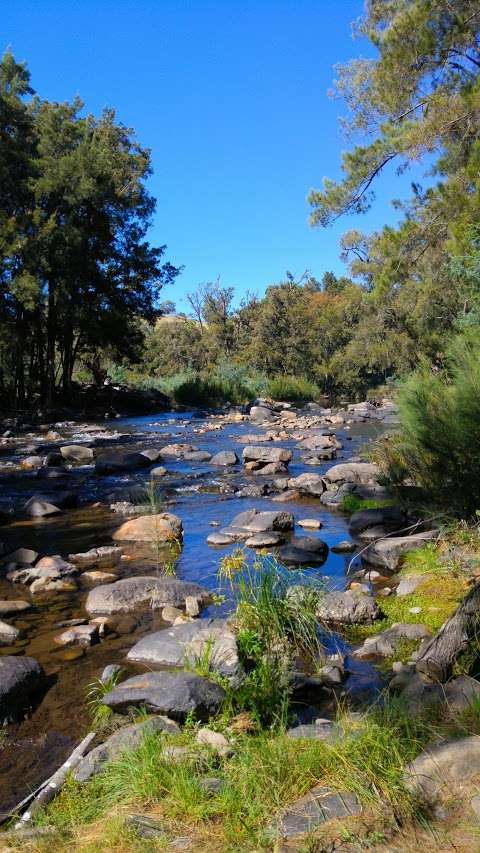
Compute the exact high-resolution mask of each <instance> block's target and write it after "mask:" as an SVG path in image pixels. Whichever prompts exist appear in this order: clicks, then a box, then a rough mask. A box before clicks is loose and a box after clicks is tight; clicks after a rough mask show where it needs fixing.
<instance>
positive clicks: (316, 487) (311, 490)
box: [288, 473, 325, 497]
mask: <svg viewBox="0 0 480 853" xmlns="http://www.w3.org/2000/svg"><path fill="white" fill-rule="evenodd" d="M288 488H289V489H296V490H297V491H298V492H300V494H301V495H313V496H314V497H320V495H322V494H323V492H324V491H325V483H324V482H323V479H322V477H321V476H320V474H309V473H305V474H300V475H299V476H298V477H292V478H291V479H290V480H289V481H288Z"/></svg>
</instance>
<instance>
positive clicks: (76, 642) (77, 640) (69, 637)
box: [53, 624, 99, 646]
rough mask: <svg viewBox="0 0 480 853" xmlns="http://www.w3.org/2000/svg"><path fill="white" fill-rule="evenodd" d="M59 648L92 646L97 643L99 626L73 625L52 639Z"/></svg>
mask: <svg viewBox="0 0 480 853" xmlns="http://www.w3.org/2000/svg"><path fill="white" fill-rule="evenodd" d="M53 639H54V642H55V643H58V645H59V646H92V645H93V644H94V643H98V640H99V626H98V625H95V624H93V625H92V624H89V625H74V626H72V627H71V628H67V630H66V631H63V632H62V633H61V634H58V635H57V636H56V637H54V638H53Z"/></svg>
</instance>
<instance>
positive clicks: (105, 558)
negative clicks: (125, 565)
mask: <svg viewBox="0 0 480 853" xmlns="http://www.w3.org/2000/svg"><path fill="white" fill-rule="evenodd" d="M68 559H69V562H70V563H73V564H74V565H75V566H78V568H79V569H103V568H105V567H107V566H118V565H119V563H120V560H121V559H122V549H121V548H119V547H118V545H103V546H102V547H100V548H90V550H89V551H82V552H81V553H79V554H69V555H68Z"/></svg>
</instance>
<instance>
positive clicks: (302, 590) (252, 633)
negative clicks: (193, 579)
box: [219, 549, 323, 728]
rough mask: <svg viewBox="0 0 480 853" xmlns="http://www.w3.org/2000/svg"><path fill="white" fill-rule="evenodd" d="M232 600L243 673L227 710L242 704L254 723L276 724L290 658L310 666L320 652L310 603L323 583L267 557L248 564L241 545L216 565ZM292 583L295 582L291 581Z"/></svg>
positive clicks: (282, 714)
mask: <svg viewBox="0 0 480 853" xmlns="http://www.w3.org/2000/svg"><path fill="white" fill-rule="evenodd" d="M219 576H220V580H221V581H222V582H223V583H226V584H227V586H228V588H229V594H230V596H231V597H232V598H233V601H234V603H235V614H234V620H235V625H236V630H237V643H238V648H239V654H240V658H241V659H242V662H243V663H244V665H245V668H246V670H247V677H246V679H245V681H244V682H243V683H242V684H241V685H240V687H239V688H238V689H237V690H236V691H235V692H234V693H233V694H231V693H230V694H229V697H228V702H229V704H230V712H231V713H234V712H238V711H243V710H248V711H249V712H251V713H252V715H253V717H254V719H255V720H256V721H257V722H258V723H259V725H260V726H273V727H277V728H278V727H280V728H281V727H282V726H283V725H284V724H285V723H286V721H287V719H288V713H289V703H290V686H289V684H290V682H289V672H290V669H291V667H292V662H293V660H294V659H295V658H300V659H301V660H302V662H303V665H304V666H305V668H306V669H310V671H312V670H314V669H315V668H316V666H317V665H318V664H319V662H320V660H321V657H322V644H321V639H320V635H319V626H318V621H317V618H316V615H315V614H316V609H317V606H318V601H319V598H320V596H321V595H323V587H321V586H320V585H319V584H316V583H314V582H313V580H311V579H310V578H309V579H305V585H299V584H298V573H296V574H295V578H293V575H292V574H291V573H290V572H289V571H288V569H285V568H284V567H283V566H281V565H279V564H278V563H277V562H276V561H275V560H274V559H273V558H271V557H263V558H260V557H258V558H256V559H255V560H254V562H253V564H251V563H250V562H249V561H248V559H247V558H246V557H245V555H244V553H243V551H242V550H241V549H239V550H237V551H236V552H234V553H233V554H231V555H228V556H227V557H225V558H224V559H223V560H222V562H221V564H220V570H219ZM295 582H296V583H297V585H296V586H295V587H293V586H292V584H293V583H295Z"/></svg>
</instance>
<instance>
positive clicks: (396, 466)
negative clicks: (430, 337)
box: [384, 335, 480, 518]
mask: <svg viewBox="0 0 480 853" xmlns="http://www.w3.org/2000/svg"><path fill="white" fill-rule="evenodd" d="M399 411H400V429H399V431H398V433H397V434H396V435H395V437H394V438H393V439H392V440H391V441H390V442H387V443H385V444H384V459H385V462H386V466H387V469H388V474H389V478H390V480H391V482H392V483H393V484H394V485H396V486H397V487H398V486H401V485H402V484H403V483H404V482H405V481H406V480H407V479H408V480H410V481H413V483H414V484H415V485H417V486H418V487H420V489H421V493H422V495H423V499H424V501H425V502H428V503H429V504H431V505H435V506H438V507H441V508H442V509H444V510H445V511H448V512H450V513H453V514H454V515H457V516H460V517H466V518H469V517H471V516H473V515H474V514H475V513H476V511H477V510H480V341H479V340H478V336H477V337H473V336H472V335H462V336H458V337H457V338H456V339H455V340H454V341H453V343H452V345H451V346H450V349H449V351H448V356H447V360H446V370H445V372H443V373H438V374H434V373H433V372H432V370H431V369H428V368H426V367H423V368H422V369H420V370H419V371H418V372H416V373H415V374H413V376H411V377H410V378H409V379H408V380H407V381H406V382H405V383H404V384H403V386H402V388H401V390H400V393H399Z"/></svg>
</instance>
